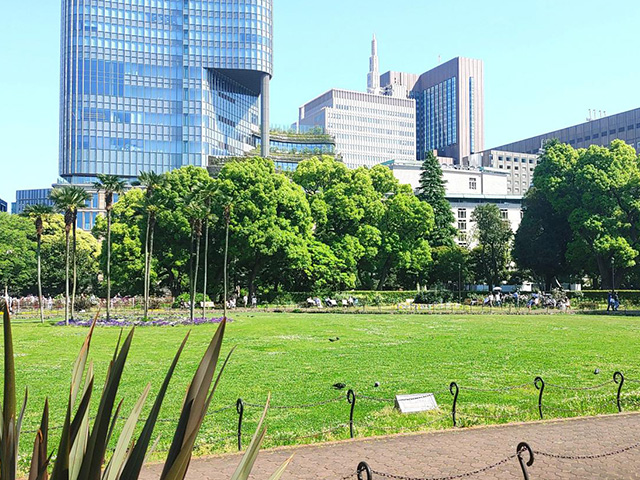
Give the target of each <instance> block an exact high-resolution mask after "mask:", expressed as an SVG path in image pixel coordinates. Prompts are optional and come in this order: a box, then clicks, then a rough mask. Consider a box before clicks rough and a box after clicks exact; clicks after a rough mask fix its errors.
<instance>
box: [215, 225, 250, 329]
mask: <svg viewBox="0 0 640 480" xmlns="http://www.w3.org/2000/svg"><path fill="white" fill-rule="evenodd" d="M228 258H229V218H228V217H227V229H226V233H225V240H224V273H223V276H224V299H223V302H224V319H225V320H226V319H227V294H228V290H227V289H228V279H227V261H228ZM253 279H255V275H254V276H253ZM249 291H250V292H251V287H249ZM252 293H253V292H251V294H252Z"/></svg>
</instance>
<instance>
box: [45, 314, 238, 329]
mask: <svg viewBox="0 0 640 480" xmlns="http://www.w3.org/2000/svg"><path fill="white" fill-rule="evenodd" d="M232 321H233V320H232V319H230V318H227V322H232ZM220 322H222V317H212V318H202V317H200V318H194V319H193V321H191V320H190V319H189V318H185V317H183V316H167V317H163V318H155V319H154V318H152V319H148V320H140V319H139V318H138V317H122V316H119V317H112V318H111V320H109V321H107V319H106V317H101V318H99V319H98V321H97V322H96V326H98V327H175V326H182V325H186V326H189V325H208V324H217V323H220ZM92 323H93V319H92V318H76V319H74V320H69V326H70V327H90V326H91V324H92ZM56 326H58V327H65V326H67V324H66V323H65V322H64V320H63V321H61V322H58V323H56Z"/></svg>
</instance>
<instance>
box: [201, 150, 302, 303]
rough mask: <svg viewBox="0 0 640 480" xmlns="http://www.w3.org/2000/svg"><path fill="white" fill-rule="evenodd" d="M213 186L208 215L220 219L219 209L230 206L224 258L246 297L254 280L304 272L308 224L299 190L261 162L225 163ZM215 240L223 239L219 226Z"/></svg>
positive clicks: (221, 211)
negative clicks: (241, 281) (243, 285)
mask: <svg viewBox="0 0 640 480" xmlns="http://www.w3.org/2000/svg"><path fill="white" fill-rule="evenodd" d="M217 181H218V182H219V185H218V189H217V192H216V195H215V197H214V201H213V211H214V214H215V216H216V217H217V218H224V211H225V209H226V208H228V206H229V205H232V206H233V209H232V211H231V218H230V236H231V241H230V243H229V255H230V258H231V259H232V260H231V261H232V262H233V264H234V268H235V270H236V271H235V277H236V278H237V277H242V278H244V280H245V282H246V285H247V288H248V290H249V295H250V296H252V295H254V294H255V293H256V283H257V281H258V280H259V279H262V278H266V277H268V276H269V275H271V276H272V277H273V276H274V275H278V273H277V272H280V273H282V274H281V275H278V276H279V277H281V278H283V277H288V278H291V272H295V271H298V270H304V269H305V268H306V267H307V266H308V263H309V262H310V256H309V252H308V248H307V245H308V243H309V241H310V240H311V238H312V218H311V211H310V208H309V204H308V202H307V199H306V197H305V194H304V192H303V190H302V189H301V188H300V187H299V186H297V185H296V184H295V183H293V182H291V181H290V180H289V178H287V177H286V176H285V175H283V174H280V173H276V171H275V167H274V164H273V162H271V161H270V160H267V159H263V158H252V159H247V160H245V161H231V162H228V163H227V164H226V165H225V166H224V167H223V168H222V170H221V172H220V175H219V176H218V179H217ZM216 235H217V236H218V238H224V236H225V226H224V225H218V226H217V228H216ZM217 243H218V244H219V245H220V244H224V242H222V241H221V242H217Z"/></svg>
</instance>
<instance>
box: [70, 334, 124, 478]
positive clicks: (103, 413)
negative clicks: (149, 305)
mask: <svg viewBox="0 0 640 480" xmlns="http://www.w3.org/2000/svg"><path fill="white" fill-rule="evenodd" d="M134 332H135V328H134V329H133V330H131V332H130V333H129V335H128V336H127V338H126V339H125V341H124V343H123V344H122V349H121V350H120V352H119V353H118V354H117V356H116V359H115V361H113V362H112V364H111V368H110V369H109V372H108V374H107V380H106V382H105V387H104V390H103V392H102V397H101V398H100V405H99V407H98V413H97V415H96V419H95V422H94V424H93V428H92V430H91V436H90V437H89V443H88V444H87V451H86V455H85V457H84V460H83V462H82V467H81V468H80V474H79V475H78V479H80V480H100V470H101V467H102V464H103V462H104V455H105V451H106V448H107V442H108V434H109V425H110V423H111V422H110V421H111V413H112V411H113V405H114V402H115V398H116V395H117V393H118V387H119V386H120V379H121V378H122V371H123V370H124V365H125V363H126V361H127V356H128V354H129V350H130V348H131V342H132V341H133V335H134Z"/></svg>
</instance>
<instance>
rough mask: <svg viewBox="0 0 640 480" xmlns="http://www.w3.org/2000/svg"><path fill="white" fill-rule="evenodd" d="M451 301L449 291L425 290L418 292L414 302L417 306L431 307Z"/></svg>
mask: <svg viewBox="0 0 640 480" xmlns="http://www.w3.org/2000/svg"><path fill="white" fill-rule="evenodd" d="M452 299H453V297H452V293H451V292H450V291H449V290H425V291H422V292H418V294H417V295H416V297H415V300H414V302H415V303H418V304H425V305H431V304H435V303H446V302H450V301H451V300H452Z"/></svg>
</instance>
